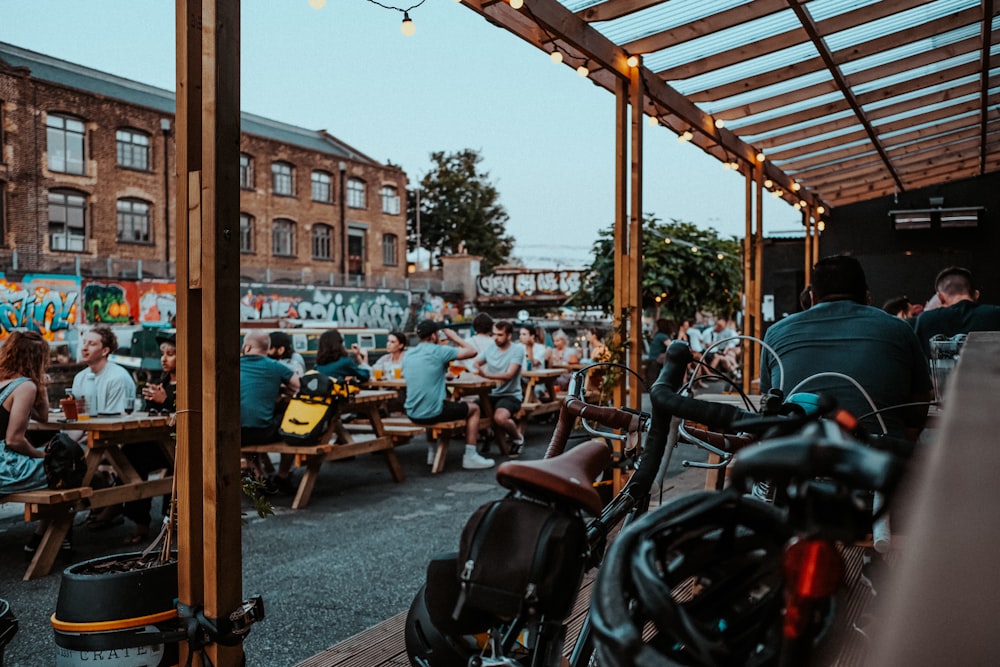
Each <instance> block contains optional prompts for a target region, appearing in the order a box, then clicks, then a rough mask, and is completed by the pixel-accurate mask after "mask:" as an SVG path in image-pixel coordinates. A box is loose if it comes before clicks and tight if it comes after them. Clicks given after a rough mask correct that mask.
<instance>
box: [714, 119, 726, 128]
mask: <svg viewBox="0 0 1000 667" xmlns="http://www.w3.org/2000/svg"><path fill="white" fill-rule="evenodd" d="M725 126H726V121H724V120H722V119H721V118H716V119H715V127H717V128H718V129H720V130H721V129H722V128H724V127H725Z"/></svg>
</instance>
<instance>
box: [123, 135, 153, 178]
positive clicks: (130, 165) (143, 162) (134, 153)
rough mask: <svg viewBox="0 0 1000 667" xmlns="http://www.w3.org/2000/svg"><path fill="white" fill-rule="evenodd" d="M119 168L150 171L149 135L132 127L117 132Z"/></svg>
mask: <svg viewBox="0 0 1000 667" xmlns="http://www.w3.org/2000/svg"><path fill="white" fill-rule="evenodd" d="M115 141H116V143H117V146H118V148H117V155H118V166H119V167H125V168H126V169H138V170H140V171H149V135H148V134H147V133H145V132H140V131H139V130H133V129H132V128H130V127H125V128H122V129H120V130H118V131H116V132H115Z"/></svg>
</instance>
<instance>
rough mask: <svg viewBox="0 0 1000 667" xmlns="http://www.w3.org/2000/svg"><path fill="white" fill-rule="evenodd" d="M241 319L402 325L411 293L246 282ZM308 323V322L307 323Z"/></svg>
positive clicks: (408, 307)
mask: <svg viewBox="0 0 1000 667" xmlns="http://www.w3.org/2000/svg"><path fill="white" fill-rule="evenodd" d="M243 289H244V293H243V297H242V298H241V299H240V319H241V320H243V321H246V320H259V319H269V318H278V319H284V318H287V319H299V320H313V321H316V322H332V323H334V324H333V326H339V327H371V328H375V329H400V328H402V327H403V326H404V325H405V324H406V320H407V317H408V315H409V312H410V293H409V292H404V291H378V292H374V291H348V290H338V289H326V288H320V287H279V286H275V285H245V286H244V288H243ZM304 324H305V323H304Z"/></svg>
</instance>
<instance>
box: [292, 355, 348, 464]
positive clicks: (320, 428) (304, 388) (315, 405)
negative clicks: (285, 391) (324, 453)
mask: <svg viewBox="0 0 1000 667" xmlns="http://www.w3.org/2000/svg"><path fill="white" fill-rule="evenodd" d="M299 383H300V384H299V390H298V392H297V393H296V394H295V396H293V397H292V398H291V400H290V401H289V402H288V407H287V408H285V416H284V417H283V418H282V420H281V426H280V427H279V428H278V435H279V436H280V437H281V439H282V440H284V441H285V442H286V443H288V444H289V445H296V446H299V447H311V446H313V445H317V444H319V440H320V438H322V437H323V434H324V433H326V431H327V429H329V428H330V420H331V419H333V417H334V415H336V413H337V406H338V405H339V404H340V401H341V400H343V399H344V398H345V396H342V395H341V394H340V392H339V391H338V385H337V383H336V382H335V381H334V380H332V379H331V378H329V377H327V376H326V375H323V374H322V373H319V372H317V371H309V372H308V373H306V374H305V375H303V376H302V377H301V378H300V380H299Z"/></svg>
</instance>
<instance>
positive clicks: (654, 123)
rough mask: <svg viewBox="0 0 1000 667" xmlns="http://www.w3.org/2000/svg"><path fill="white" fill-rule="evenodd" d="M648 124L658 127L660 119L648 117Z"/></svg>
mask: <svg viewBox="0 0 1000 667" xmlns="http://www.w3.org/2000/svg"><path fill="white" fill-rule="evenodd" d="M649 124H650V125H659V124H660V119H659V118H657V117H656V116H650V117H649Z"/></svg>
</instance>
